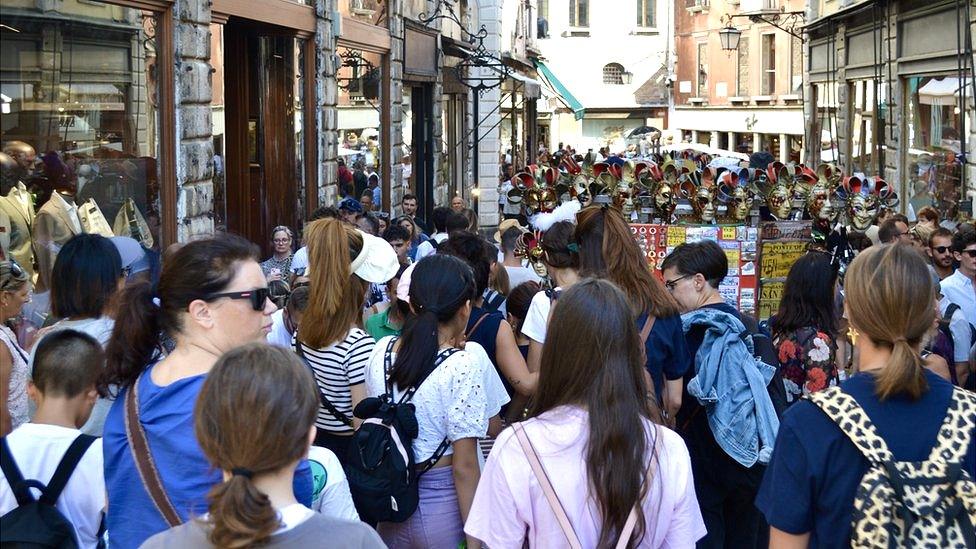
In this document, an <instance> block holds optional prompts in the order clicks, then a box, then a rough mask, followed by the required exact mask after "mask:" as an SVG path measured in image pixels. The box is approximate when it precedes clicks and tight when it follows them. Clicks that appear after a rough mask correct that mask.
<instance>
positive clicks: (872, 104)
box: [848, 80, 887, 175]
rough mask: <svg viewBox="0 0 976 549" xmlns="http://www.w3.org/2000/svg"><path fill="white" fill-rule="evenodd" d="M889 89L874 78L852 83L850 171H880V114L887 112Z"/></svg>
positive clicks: (875, 173) (871, 172)
mask: <svg viewBox="0 0 976 549" xmlns="http://www.w3.org/2000/svg"><path fill="white" fill-rule="evenodd" d="M886 96H887V90H886V88H885V86H884V85H876V84H875V82H874V81H873V80H857V81H854V82H851V84H850V94H849V95H848V98H849V99H850V112H851V114H852V116H851V121H852V124H851V127H850V131H849V132H848V135H850V136H851V139H850V143H851V154H850V159H851V166H850V167H851V171H852V172H861V173H864V174H866V175H877V174H878V171H879V169H878V157H877V153H878V141H877V140H876V139H875V137H876V136H877V137H879V138H881V137H883V136H882V135H880V133H881V132H879V131H878V124H880V122H879V120H880V119H881V118H880V117H884V116H885V112H884V111H885V109H886V108H887V107H886V101H887V99H886Z"/></svg>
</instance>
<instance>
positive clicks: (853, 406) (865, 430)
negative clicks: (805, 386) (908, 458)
mask: <svg viewBox="0 0 976 549" xmlns="http://www.w3.org/2000/svg"><path fill="white" fill-rule="evenodd" d="M805 398H807V399H809V400H810V401H811V402H813V403H814V404H816V405H817V407H818V408H820V409H821V410H823V413H825V414H827V417H829V418H830V420H831V421H833V422H834V423H835V424H837V426H838V427H840V430H841V431H843V432H844V434H845V435H847V438H849V439H851V442H853V443H854V446H857V449H858V450H860V451H861V453H862V454H864V457H866V458H867V459H868V461H870V462H871V463H872V464H875V465H880V464H883V463H888V462H890V461H892V459H893V457H892V455H891V450H889V449H888V445H887V444H886V443H885V441H884V439H883V438H881V435H879V434H878V430H877V429H875V427H874V424H873V423H871V420H870V419H868V415H867V414H866V413H865V412H864V408H861V405H860V404H858V403H857V401H856V400H854V397H852V396H851V395H849V394H847V393H845V392H844V391H842V390H841V388H840V387H830V388H829V389H825V390H823V391H817V392H816V393H811V394H810V395H808V396H807V397H805Z"/></svg>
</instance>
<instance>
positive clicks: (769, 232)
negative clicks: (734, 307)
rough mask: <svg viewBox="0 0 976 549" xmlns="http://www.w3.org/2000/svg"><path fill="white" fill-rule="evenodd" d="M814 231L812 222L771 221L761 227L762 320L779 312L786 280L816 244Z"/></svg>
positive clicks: (760, 310) (760, 301)
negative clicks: (808, 250)
mask: <svg viewBox="0 0 976 549" xmlns="http://www.w3.org/2000/svg"><path fill="white" fill-rule="evenodd" d="M811 229H812V227H811V224H810V221H769V222H765V223H763V224H762V226H761V227H760V229H759V231H760V246H759V248H760V251H759V320H766V319H768V318H769V317H770V316H772V315H774V314H776V311H778V310H779V302H780V299H781V298H782V296H783V287H784V286H785V285H786V276H787V275H788V274H789V273H790V268H791V267H793V264H794V263H796V260H797V259H800V257H802V256H803V254H805V253H807V248H809V246H810V243H811V242H812V241H813V238H812V236H811Z"/></svg>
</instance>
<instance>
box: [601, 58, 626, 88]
mask: <svg viewBox="0 0 976 549" xmlns="http://www.w3.org/2000/svg"><path fill="white" fill-rule="evenodd" d="M603 83H604V84H617V85H620V86H622V85H623V84H624V66H623V65H621V64H620V63H607V64H606V65H604V66H603Z"/></svg>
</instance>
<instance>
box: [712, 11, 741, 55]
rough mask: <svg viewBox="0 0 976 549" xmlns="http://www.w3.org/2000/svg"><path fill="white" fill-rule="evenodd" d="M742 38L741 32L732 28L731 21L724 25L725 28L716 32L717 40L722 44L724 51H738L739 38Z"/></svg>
mask: <svg viewBox="0 0 976 549" xmlns="http://www.w3.org/2000/svg"><path fill="white" fill-rule="evenodd" d="M741 37H742V31H740V30H739V29H737V28H735V27H733V26H732V20H731V19H729V22H728V23H726V25H725V28H723V29H722V30H720V31H718V40H719V42H721V43H722V49H723V50H725V51H735V50H737V49H739V38H741Z"/></svg>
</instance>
